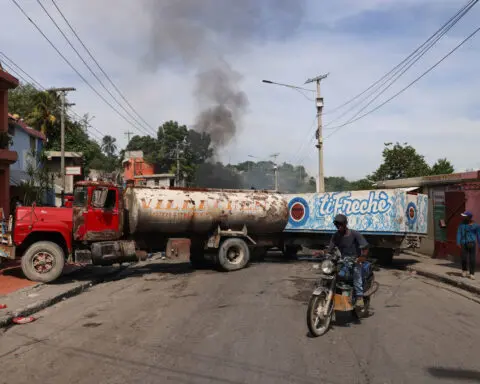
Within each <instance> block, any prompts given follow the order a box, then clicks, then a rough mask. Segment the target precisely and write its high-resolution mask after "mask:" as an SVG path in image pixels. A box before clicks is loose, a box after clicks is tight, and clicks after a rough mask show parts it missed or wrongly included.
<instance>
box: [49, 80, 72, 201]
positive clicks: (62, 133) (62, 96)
mask: <svg viewBox="0 0 480 384" xmlns="http://www.w3.org/2000/svg"><path fill="white" fill-rule="evenodd" d="M75 90H76V89H75V88H72V87H65V88H51V89H50V91H52V92H60V100H61V101H62V111H61V117H60V152H61V157H60V172H61V173H60V174H61V175H62V192H61V199H62V207H63V206H64V203H65V107H66V103H65V94H66V93H67V92H72V91H75Z"/></svg>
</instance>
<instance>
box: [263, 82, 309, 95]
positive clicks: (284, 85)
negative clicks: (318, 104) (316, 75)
mask: <svg viewBox="0 0 480 384" xmlns="http://www.w3.org/2000/svg"><path fill="white" fill-rule="evenodd" d="M262 83H265V84H273V85H279V86H281V87H287V88H293V89H301V90H302V91H307V92H313V93H315V90H313V89H308V88H302V87H297V86H296V85H290V84H284V83H277V82H276V81H271V80H262Z"/></svg>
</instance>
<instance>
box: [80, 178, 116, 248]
mask: <svg viewBox="0 0 480 384" xmlns="http://www.w3.org/2000/svg"><path fill="white" fill-rule="evenodd" d="M120 218H121V215H120V206H119V191H118V188H115V187H104V186H99V187H96V188H95V189H94V190H93V193H92V200H91V204H90V206H89V208H88V212H87V218H86V221H85V227H86V234H85V239H86V240H91V241H101V240H116V239H118V238H119V237H120V236H121V233H120V232H121V230H120Z"/></svg>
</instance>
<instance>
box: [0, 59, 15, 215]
mask: <svg viewBox="0 0 480 384" xmlns="http://www.w3.org/2000/svg"><path fill="white" fill-rule="evenodd" d="M17 86H18V79H17V78H15V77H13V76H12V75H10V74H9V73H7V72H5V71H4V70H3V69H2V67H1V66H0V208H1V209H2V210H3V216H4V217H8V216H9V214H10V164H13V163H15V162H16V161H17V158H18V155H17V153H16V152H15V151H12V150H11V149H10V148H9V144H10V137H9V135H8V90H9V89H13V88H16V87H17ZM0 219H2V217H0Z"/></svg>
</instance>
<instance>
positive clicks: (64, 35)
mask: <svg viewBox="0 0 480 384" xmlns="http://www.w3.org/2000/svg"><path fill="white" fill-rule="evenodd" d="M37 3H38V4H39V5H40V7H41V8H42V9H43V11H44V12H45V14H46V15H47V16H48V18H49V19H50V21H51V22H52V23H53V24H54V25H55V27H56V28H57V30H58V31H59V32H60V34H61V35H62V36H63V37H64V38H65V40H66V41H67V43H68V45H70V47H71V48H72V49H73V50H74V52H75V53H76V54H77V56H78V58H79V59H80V60H81V61H82V63H83V64H84V65H85V66H86V67H87V69H88V70H89V71H90V73H91V74H92V75H93V77H95V79H96V80H97V81H98V82H99V83H100V85H101V86H102V88H103V89H105V91H107V93H108V94H109V95H110V96H111V97H112V99H113V100H114V101H115V103H117V105H118V106H119V107H120V108H122V109H123V110H124V111H125V113H126V114H127V115H128V116H129V117H130V118H131V119H132V120H133V121H135V123H137V124H138V125H139V126H140V127H142V129H149V128H145V127H144V126H143V125H142V123H141V122H139V121H138V119H137V118H136V117H135V116H132V114H131V113H130V111H128V110H127V109H126V108H125V107H124V106H123V105H122V104H121V103H120V102H119V101H118V100H117V98H116V97H115V96H114V95H113V93H112V92H111V91H110V90H109V89H108V88H107V87H106V86H105V84H104V83H103V81H102V80H101V79H100V78H99V77H98V76H97V74H96V73H95V71H93V70H92V68H91V67H90V66H89V65H88V63H87V62H86V61H85V59H84V58H83V56H82V55H81V54H80V52H78V50H77V49H76V48H75V46H74V45H73V44H72V42H71V41H70V39H69V38H68V36H67V35H66V34H65V33H64V32H63V30H62V29H61V28H60V26H59V25H58V24H57V22H56V21H55V19H54V18H53V17H52V15H51V14H50V13H49V12H48V10H47V9H46V8H45V7H44V5H43V4H42V3H41V2H40V0H37Z"/></svg>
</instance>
